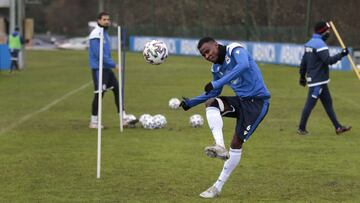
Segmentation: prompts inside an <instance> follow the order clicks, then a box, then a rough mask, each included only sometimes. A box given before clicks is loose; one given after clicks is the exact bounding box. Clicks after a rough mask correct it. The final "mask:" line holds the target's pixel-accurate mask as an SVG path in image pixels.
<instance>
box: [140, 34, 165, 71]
mask: <svg viewBox="0 0 360 203" xmlns="http://www.w3.org/2000/svg"><path fill="white" fill-rule="evenodd" d="M168 54H169V52H168V48H167V47H166V44H165V43H164V42H163V41H158V40H152V41H150V42H147V43H146V44H145V48H144V51H143V55H144V59H145V61H146V62H148V63H150V64H153V65H159V64H162V63H163V62H164V60H165V59H166V58H167V57H168Z"/></svg>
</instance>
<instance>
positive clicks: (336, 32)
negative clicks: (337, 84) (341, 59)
mask: <svg viewBox="0 0 360 203" xmlns="http://www.w3.org/2000/svg"><path fill="white" fill-rule="evenodd" d="M329 23H330V26H331V28H332V30H333V31H334V33H335V35H336V38H337V39H338V41H339V43H340V46H341V47H342V48H345V47H346V46H345V44H344V42H343V41H342V39H341V37H340V35H339V32H338V31H337V29H336V27H335V25H334V23H333V22H332V21H330V22H329ZM347 58H348V59H349V62H350V64H351V67H352V69H353V70H354V72H355V74H356V76H357V77H358V79H359V80H360V72H359V70H358V69H357V67H356V65H355V63H354V61H353V60H352V58H351V56H350V54H348V55H347Z"/></svg>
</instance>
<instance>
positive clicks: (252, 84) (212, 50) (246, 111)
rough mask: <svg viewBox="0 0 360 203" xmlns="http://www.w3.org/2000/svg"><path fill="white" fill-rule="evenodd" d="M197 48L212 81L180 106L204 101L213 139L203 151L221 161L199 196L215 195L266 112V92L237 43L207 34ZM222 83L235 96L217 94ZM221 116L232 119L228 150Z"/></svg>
mask: <svg viewBox="0 0 360 203" xmlns="http://www.w3.org/2000/svg"><path fill="white" fill-rule="evenodd" d="M197 48H198V50H199V51H200V53H201V55H202V56H203V57H204V58H205V59H206V60H207V61H210V62H212V63H213V65H212V67H211V72H212V75H213V80H212V81H211V82H209V83H208V84H206V85H205V88H204V89H205V92H204V93H203V94H201V95H199V96H197V97H194V98H192V99H188V98H184V99H183V101H182V102H181V104H180V105H181V107H182V108H183V109H184V110H185V111H187V110H189V109H190V108H191V107H194V106H196V105H198V104H200V103H203V102H205V106H206V118H207V121H208V124H209V127H210V130H211V132H212V135H213V137H214V140H215V145H214V146H209V147H206V148H205V154H206V155H207V156H209V157H212V158H219V159H221V160H224V161H225V163H224V167H223V169H222V171H221V173H220V176H219V178H218V179H217V181H216V182H215V183H214V184H213V185H212V186H211V187H210V188H208V189H207V190H206V191H204V192H203V193H201V194H200V196H201V197H203V198H215V197H217V196H219V194H220V192H221V189H222V187H223V186H224V184H225V182H226V181H227V180H228V178H229V176H230V174H231V173H232V171H233V170H234V169H235V168H236V166H237V165H238V164H239V162H240V159H241V154H242V145H243V143H244V142H246V141H247V140H248V139H249V138H250V136H251V135H252V134H253V133H254V131H255V129H256V128H257V126H258V125H259V124H260V122H261V121H262V120H263V118H264V117H265V115H266V114H267V112H268V109H269V99H270V93H269V91H268V90H267V88H266V85H265V83H264V80H263V78H262V75H261V72H260V69H259V68H258V66H257V65H256V63H255V61H254V60H253V58H252V57H251V56H250V54H249V53H248V52H247V51H246V49H245V48H244V47H243V46H242V45H241V44H238V43H232V44H229V45H227V46H223V45H221V44H218V43H217V42H216V41H215V40H214V39H213V38H211V37H204V38H202V39H200V40H199V42H198V46H197ZM224 85H228V86H230V87H231V88H232V90H233V91H234V93H235V96H219V95H220V93H221V91H222V89H223V87H224ZM222 116H224V117H231V118H236V127H235V133H234V136H233V139H232V141H231V145H230V150H229V152H228V151H227V150H226V147H225V144H224V138H223V131H222V128H223V120H222Z"/></svg>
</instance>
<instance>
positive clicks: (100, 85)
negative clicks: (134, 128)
mask: <svg viewBox="0 0 360 203" xmlns="http://www.w3.org/2000/svg"><path fill="white" fill-rule="evenodd" d="M100 30H101V31H100V50H99V83H98V98H99V100H98V127H97V128H98V151H97V176H96V177H97V178H98V179H99V178H100V163H101V130H102V129H101V126H102V125H101V111H102V83H103V82H102V80H103V57H104V55H103V49H104V29H103V28H100Z"/></svg>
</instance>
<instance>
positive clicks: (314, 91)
mask: <svg viewBox="0 0 360 203" xmlns="http://www.w3.org/2000/svg"><path fill="white" fill-rule="evenodd" d="M318 99H320V101H321V103H322V105H323V106H324V108H325V111H326V113H327V115H328V116H329V118H330V120H331V122H332V124H333V125H334V127H335V129H337V128H339V127H341V125H340V123H339V122H338V120H337V118H336V114H335V112H334V109H333V104H332V98H331V95H330V91H329V88H328V86H327V84H323V85H319V86H314V87H309V93H308V97H307V100H306V103H305V106H304V109H303V111H302V114H301V120H300V125H299V129H301V130H305V129H306V123H307V121H308V119H309V116H310V114H311V111H312V110H313V108H314V107H315V105H316V102H317V100H318Z"/></svg>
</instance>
